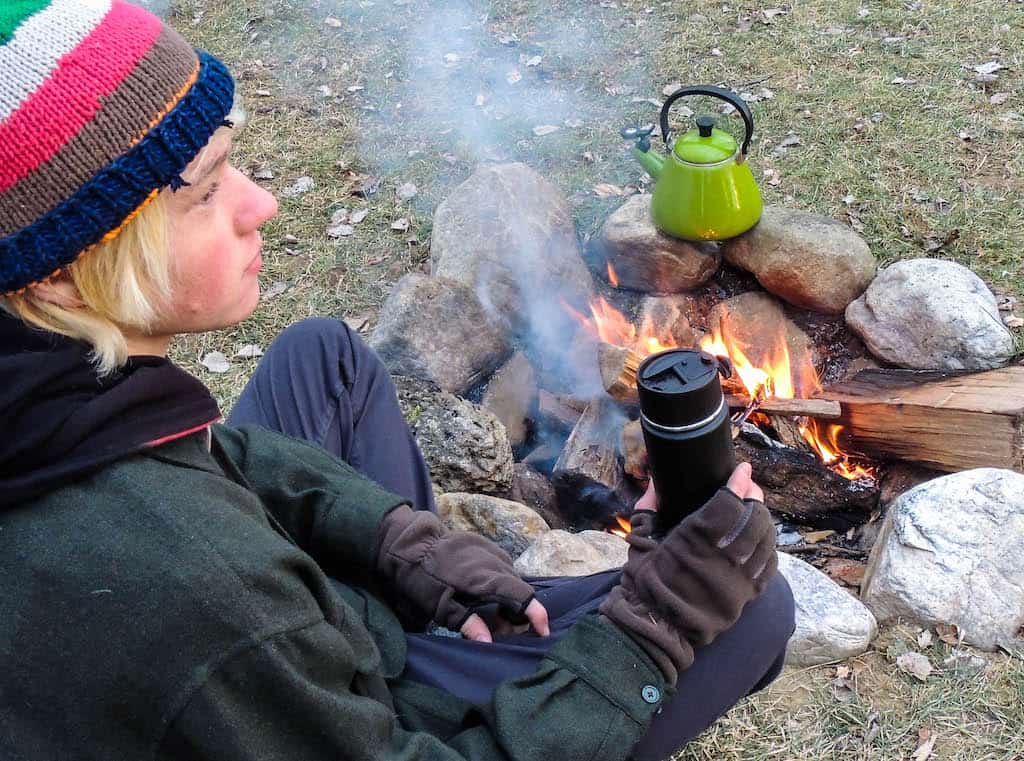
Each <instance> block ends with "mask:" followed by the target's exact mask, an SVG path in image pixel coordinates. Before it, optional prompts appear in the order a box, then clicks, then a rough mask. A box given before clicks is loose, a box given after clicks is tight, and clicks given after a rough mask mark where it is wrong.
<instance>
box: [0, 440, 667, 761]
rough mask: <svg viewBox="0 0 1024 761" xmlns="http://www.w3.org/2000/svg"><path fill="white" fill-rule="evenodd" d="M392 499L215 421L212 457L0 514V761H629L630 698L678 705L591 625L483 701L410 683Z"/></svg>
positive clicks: (184, 445)
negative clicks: (392, 547)
mask: <svg viewBox="0 0 1024 761" xmlns="http://www.w3.org/2000/svg"><path fill="white" fill-rule="evenodd" d="M401 503H402V500H401V498H400V497H397V496H395V495H393V494H390V493H388V492H386V491H384V490H382V489H381V488H380V487H378V486H377V485H376V484H374V483H373V482H371V481H369V480H367V479H365V478H363V477H362V476H360V475H359V474H357V473H356V472H355V471H353V470H352V469H351V468H350V467H349V466H347V465H346V464H344V463H343V462H341V461H339V460H337V459H335V458H334V457H332V456H331V455H329V454H328V453H326V452H324V451H323V450H321V449H318V448H315V447H313V446H310V445H308V444H305V443H303V442H299V441H296V440H293V439H290V438H287V437H285V436H282V435H279V434H275V433H272V432H269V431H266V430H263V429H260V428H255V427H252V428H240V429H233V428H228V427H224V426H215V427H214V430H213V436H212V446H211V448H209V449H208V446H207V437H206V434H205V432H203V433H201V434H198V435H193V436H190V437H187V438H184V439H180V440H177V441H174V442H170V443H168V444H164V445H162V446H160V447H158V448H155V449H151V450H148V451H146V452H145V453H142V454H137V455H134V456H131V457H128V458H126V459H124V460H122V461H120V462H117V463H115V464H113V465H110V466H107V467H106V468H105V469H103V470H101V471H100V472H98V473H96V474H94V475H92V476H89V477H87V478H85V479H82V480H80V481H78V482H76V483H73V484H71V485H68V486H64V487H61V488H58V489H56V490H55V491H52V492H50V493H49V494H47V495H45V496H43V497H40V498H38V499H35V500H33V501H32V502H31V503H30V504H24V505H20V506H18V507H16V508H9V509H6V510H3V511H0V578H2V580H3V581H2V584H0V653H2V659H3V660H2V666H3V672H4V673H3V678H2V679H0V758H3V759H5V761H15V760H20V759H31V760H32V761H43V760H44V759H45V760H46V761H57V760H60V761H63V760H64V759H76V760H82V761H90V760H92V759H97V760H98V759H104V760H105V761H106V760H114V761H142V760H143V759H154V760H156V761H163V760H165V759H166V760H167V761H170V760H171V759H173V760H174V761H187V760H189V759H204V760H209V761H252V760H255V759H260V760H261V761H265V760H269V759H282V760H284V759H287V760H288V761H321V759H322V760H323V761H327V759H330V761H339V760H340V759H351V760H357V759H358V760H362V759H381V760H383V759H395V760H396V761H397V760H398V759H408V760H409V761H412V760H413V759H451V760H452V761H454V760H455V759H480V760H483V759H488V760H489V761H500V760H503V759H515V760H516V761H527V760H530V761H538V760H540V759H551V758H558V759H559V761H576V760H577V759H579V760H582V759H595V760H598V759H600V760H601V761H605V760H607V761H612V759H623V758H626V757H627V755H628V753H629V751H630V749H631V747H632V746H633V744H634V743H635V742H636V740H637V739H638V738H639V737H640V735H641V734H642V733H643V732H644V730H645V729H646V727H647V725H648V723H649V721H650V719H651V718H652V715H653V714H654V712H655V711H656V710H657V709H658V706H657V704H650V703H648V702H646V701H645V700H644V699H643V697H642V693H644V687H646V686H648V685H653V686H655V687H656V688H657V689H658V690H659V692H660V694H661V695H663V696H667V695H668V694H669V692H670V691H669V690H668V689H667V688H666V685H665V683H664V679H663V677H662V675H661V672H660V671H659V670H658V669H657V668H656V667H655V666H654V664H653V663H652V662H651V661H650V659H649V658H648V657H647V655H646V654H645V653H643V652H642V651H641V650H640V649H639V648H638V647H637V646H636V645H635V644H634V643H633V641H632V640H631V639H630V638H629V637H628V636H626V635H625V634H623V633H622V632H621V631H619V630H618V629H617V628H616V627H615V626H614V625H612V624H611V623H610V622H608V621H606V620H605V619H603V618H598V617H588V618H586V619H585V620H583V621H582V622H580V623H579V624H577V625H576V626H575V627H574V628H573V629H572V630H571V631H570V632H569V634H568V635H567V636H566V637H565V638H564V639H563V640H562V641H561V642H559V643H558V644H557V645H556V646H555V647H554V648H553V649H552V650H551V651H550V655H549V656H548V657H547V658H546V659H545V660H544V661H542V663H541V665H540V666H539V668H538V669H537V671H536V672H535V673H533V674H532V675H530V676H528V677H526V678H523V679H518V680H514V681H509V682H506V683H503V684H502V685H500V686H499V687H498V688H497V690H496V691H495V693H494V697H493V700H492V702H491V703H489V704H487V705H482V706H472V705H469V704H467V703H465V702H463V701H461V700H459V699H457V698H454V697H452V696H450V695H448V694H447V693H444V692H442V691H439V690H436V689H432V688H429V687H426V686H423V685H418V684H415V683H412V682H408V681H405V680H403V679H402V677H401V674H402V670H403V668H404V662H405V637H404V633H403V631H402V628H401V625H400V624H399V622H398V620H397V619H396V618H395V616H394V615H393V614H392V613H391V611H390V610H389V609H388V608H387V607H386V606H385V605H384V604H383V603H382V602H380V598H381V596H382V593H383V591H382V590H380V589H378V588H377V587H376V584H375V580H374V578H373V566H374V560H375V557H374V556H375V554H376V547H377V537H378V534H379V531H380V525H381V521H382V519H383V518H384V516H385V515H386V514H387V513H388V512H389V511H390V510H391V509H393V508H394V507H396V506H397V505H398V504H401ZM328 577H332V578H333V579H335V580H339V581H340V582H342V583H341V584H338V583H336V582H335V581H332V580H331V579H329V578H328ZM645 694H647V695H648V696H650V695H651V694H652V691H650V690H647V691H646V693H645Z"/></svg>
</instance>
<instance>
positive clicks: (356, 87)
mask: <svg viewBox="0 0 1024 761" xmlns="http://www.w3.org/2000/svg"><path fill="white" fill-rule="evenodd" d="M365 89H366V88H365V87H363V86H362V85H352V86H350V87H346V88H345V90H347V91H348V92H359V91H360V90H365Z"/></svg>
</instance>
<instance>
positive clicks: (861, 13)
mask: <svg viewBox="0 0 1024 761" xmlns="http://www.w3.org/2000/svg"><path fill="white" fill-rule="evenodd" d="M857 15H858V16H860V17H861V18H867V17H868V16H870V15H871V11H870V10H868V9H867V8H859V9H858V10H857Z"/></svg>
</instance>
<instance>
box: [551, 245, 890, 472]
mask: <svg viewBox="0 0 1024 761" xmlns="http://www.w3.org/2000/svg"><path fill="white" fill-rule="evenodd" d="M608 274H609V281H610V282H611V283H612V284H614V283H615V282H616V278H615V270H614V269H613V268H612V267H611V265H610V264H609V265H608ZM566 308H567V309H568V310H569V311H570V312H571V313H572V314H573V315H574V316H575V317H576V319H577V320H579V322H580V323H581V325H582V326H583V328H584V329H585V331H586V332H587V333H588V334H589V335H590V336H591V337H593V338H594V339H596V340H597V341H599V342H600V343H601V346H602V349H603V354H604V356H608V353H609V350H608V349H605V348H603V347H617V348H619V349H622V350H625V351H626V352H628V353H627V354H619V355H618V356H619V357H620V358H621V360H620V361H622V362H623V365H624V367H623V370H624V371H625V374H626V376H627V377H626V378H620V377H619V375H621V373H622V372H623V370H620V371H619V373H616V374H614V377H612V378H609V377H608V372H607V371H606V372H603V373H602V375H603V376H605V380H606V387H607V390H608V391H609V393H610V394H612V396H615V397H617V398H619V399H620V401H624V402H632V401H633V400H634V398H635V397H634V396H633V393H634V388H635V372H636V367H637V366H639V363H640V361H642V360H643V359H644V358H645V357H647V356H649V355H651V354H655V353H657V352H661V351H665V350H667V349H673V348H677V347H679V346H680V345H679V343H678V342H677V341H676V340H675V337H674V336H673V335H672V334H671V331H670V330H668V329H666V327H665V326H659V325H656V324H654V321H653V320H652V319H651V318H650V317H649V316H647V317H645V318H644V320H643V321H642V323H641V325H640V327H639V328H637V327H636V325H634V323H633V322H632V321H631V320H629V319H628V318H627V317H626V316H625V315H624V314H622V312H620V311H619V310H617V309H615V307H613V306H612V305H611V304H610V303H609V302H608V300H607V299H605V298H604V297H603V296H598V297H596V298H595V300H594V301H593V302H592V303H591V305H590V311H591V314H590V315H589V316H587V315H584V314H581V313H580V312H578V311H576V310H572V308H571V307H568V306H567V307H566ZM698 345H699V347H700V349H702V350H704V351H707V352H709V353H710V354H713V355H715V356H719V357H726V358H728V360H729V362H730V364H731V366H732V368H733V371H734V376H733V378H732V379H730V380H726V381H724V383H723V385H724V386H725V390H726V392H727V393H728V394H729V397H728V398H729V402H730V406H732V407H734V408H735V407H741V411H739V412H737V413H736V414H735V415H734V416H733V422H734V423H737V424H739V423H742V422H743V421H748V420H749V422H750V423H752V424H754V425H756V426H758V427H759V428H761V429H762V430H764V431H766V432H770V431H773V430H774V426H773V425H772V420H771V416H770V415H771V414H776V415H777V414H785V413H789V412H793V413H799V412H801V411H802V410H803V409H806V410H807V411H810V410H811V408H809V407H808V408H801V407H800V406H798V405H789V406H787V405H785V404H780V402H782V401H783V400H798V399H807V400H811V399H812V397H813V395H814V394H816V393H818V392H819V391H821V389H822V387H821V383H820V381H819V379H818V374H817V372H816V371H815V369H814V366H813V364H812V363H811V362H810V359H809V357H807V356H803V357H800V358H799V360H796V361H794V360H793V359H791V357H790V353H789V349H788V346H787V344H786V341H785V339H784V337H782V336H778V335H776V336H764V340H763V342H762V344H761V345H760V346H756V347H751V346H745V345H744V342H743V341H742V340H740V339H739V338H738V337H737V336H735V335H732V334H730V332H729V331H728V330H720V329H719V330H715V331H713V332H712V333H709V334H707V335H705V336H703V337H702V338H701V339H700V341H699V344H698ZM682 348H692V347H682ZM752 357H753V359H752ZM612 366H613V367H614V362H613V363H612ZM630 373H632V377H629V376H630ZM762 408H765V412H761V411H760V410H762ZM795 420H796V424H797V431H798V433H799V435H800V436H801V437H802V439H803V440H804V441H805V442H806V443H807V444H808V445H809V448H810V450H811V451H812V452H813V453H814V454H815V455H816V456H817V458H818V459H819V461H820V462H821V463H822V464H824V465H825V466H827V467H828V468H829V469H830V470H832V471H833V472H835V473H837V474H838V475H840V476H842V477H843V478H846V479H848V480H858V479H867V480H868V481H870V482H875V481H876V480H877V476H878V469H877V467H876V466H873V465H871V464H870V463H868V462H866V461H864V460H863V458H860V457H857V456H856V455H855V454H854V453H851V452H849V451H847V450H846V448H845V447H844V446H843V444H842V443H841V434H842V431H843V428H844V426H842V425H838V424H835V423H825V422H822V421H820V420H818V419H816V418H814V417H805V416H802V415H798V416H797V417H795Z"/></svg>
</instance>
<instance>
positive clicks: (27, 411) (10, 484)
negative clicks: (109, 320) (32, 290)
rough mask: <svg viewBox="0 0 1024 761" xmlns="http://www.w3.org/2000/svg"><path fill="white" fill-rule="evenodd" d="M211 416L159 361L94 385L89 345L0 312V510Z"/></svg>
mask: <svg viewBox="0 0 1024 761" xmlns="http://www.w3.org/2000/svg"><path fill="white" fill-rule="evenodd" d="M219 417H220V411H219V410H218V408H217V403H216V401H214V399H213V397H212V396H211V395H210V392H209V391H207V389H206V387H205V386H203V384H202V383H200V382H199V380H197V379H196V378H194V377H192V376H191V375H189V374H188V373H186V372H185V371H184V370H182V369H180V368H178V367H176V366H175V365H173V364H172V363H171V362H170V361H169V360H167V359H166V358H164V357H145V356H143V357H132V358H131V359H130V360H129V361H128V363H127V364H126V365H125V366H124V367H122V368H121V369H120V370H119V371H117V372H115V373H114V374H112V375H110V376H108V377H105V378H100V377H98V376H97V373H96V370H95V369H94V367H93V365H92V364H91V363H90V361H89V346H88V345H86V344H84V343H82V342H80V341H75V340H72V339H69V338H65V337H63V336H59V335H55V334H53V333H50V332H47V331H42V330H36V329H33V328H30V327H28V326H26V325H25V323H23V322H22V321H21V320H18V319H15V318H13V317H11V316H9V315H7V314H5V313H4V312H2V311H0V430H2V431H3V436H0V509H2V508H5V507H9V506H11V505H15V504H18V503H20V502H22V501H24V500H28V499H30V498H32V497H35V496H38V495H40V494H44V493H46V492H48V491H50V490H52V489H54V488H56V487H58V486H60V485H62V484H65V483H68V482H70V481H73V480H75V479H77V478H80V477H82V476H85V475H87V474H89V473H91V472H94V471H95V470H97V469H99V468H102V467H103V466H104V465H107V464H109V463H111V462H114V461H116V460H119V459H121V458H122V457H125V456H126V455H129V454H132V453H133V452H137V451H139V450H140V449H142V448H143V447H146V446H154V445H156V444H158V443H162V442H164V441H168V440H171V439H174V438H176V437H179V436H183V435H186V434H188V433H190V432H193V431H196V430H198V429H201V428H203V427H205V426H207V425H209V424H210V423H212V422H214V421H216V420H217V419H218V418H219Z"/></svg>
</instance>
